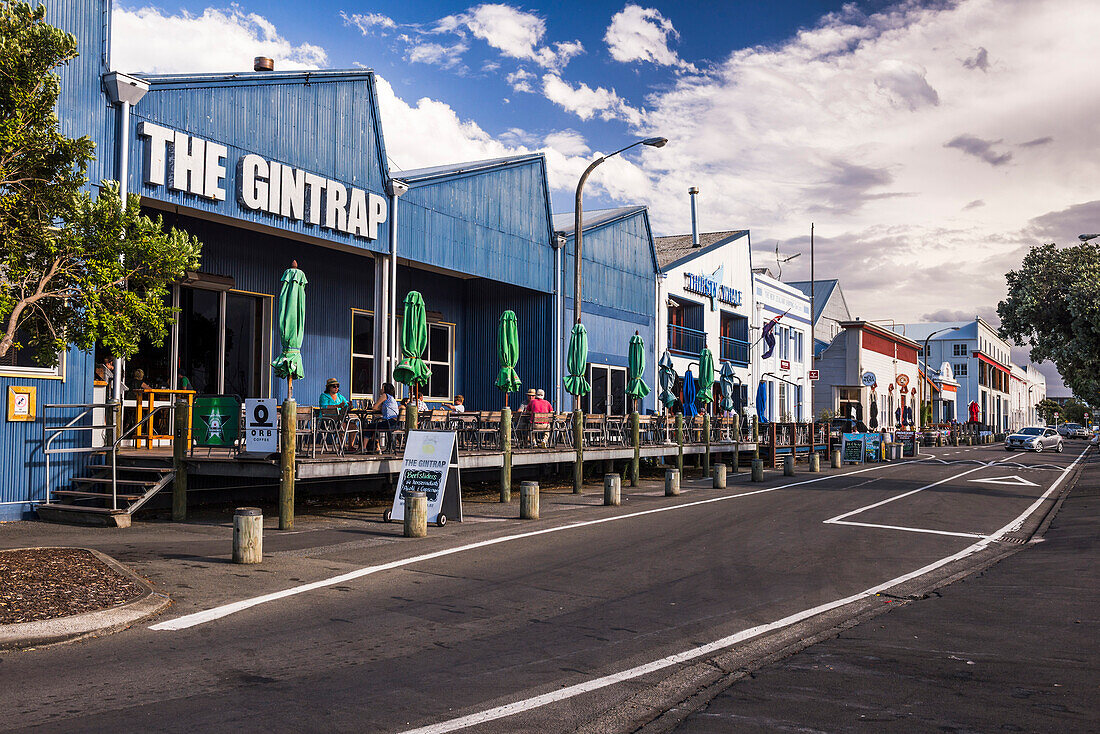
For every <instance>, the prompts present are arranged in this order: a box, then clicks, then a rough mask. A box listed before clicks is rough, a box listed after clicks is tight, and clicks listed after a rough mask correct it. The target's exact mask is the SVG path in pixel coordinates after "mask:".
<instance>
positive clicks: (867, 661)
mask: <svg viewBox="0 0 1100 734" xmlns="http://www.w3.org/2000/svg"><path fill="white" fill-rule="evenodd" d="M1098 530H1100V458H1098V456H1097V455H1096V454H1093V455H1092V456H1090V457H1089V458H1088V460H1087V463H1086V466H1085V469H1084V471H1083V472H1082V473H1081V475H1080V476H1079V478H1078V481H1077V483H1076V485H1075V486H1074V487H1073V488H1072V491H1071V492H1070V493H1069V495H1068V497H1066V499H1065V501H1064V502H1063V503H1062V506H1061V509H1060V511H1059V512H1058V514H1057V515H1056V516H1055V517H1054V519H1053V521H1052V522H1051V524H1050V526H1049V527H1048V528H1047V529H1046V530H1045V531H1041V532H1042V537H1043V542H1039V543H1033V544H1032V545H1030V546H1028V547H1026V548H1024V549H1022V550H1021V551H1020V552H1018V553H1015V554H1013V555H1011V556H1009V557H1008V558H1006V559H1005V560H1003V561H1001V562H1000V563H998V564H997V565H995V566H992V567H991V568H989V569H987V570H986V571H985V572H983V573H981V574H978V575H976V576H972V577H969V578H967V579H964V580H962V581H958V582H956V583H954V584H952V585H950V586H947V587H945V588H944V589H942V590H941V591H940V592H938V593H936V594H934V595H933V596H931V597H929V598H927V599H924V600H921V601H917V602H914V603H911V604H908V605H905V606H904V607H902V608H899V609H896V610H894V611H893V612H891V613H889V614H886V615H882V616H878V617H875V618H873V619H871V620H869V621H867V622H865V623H863V624H860V625H858V626H856V627H853V628H852V629H850V630H848V631H846V632H844V633H842V634H841V635H840V636H839V637H837V638H834V639H831V640H828V641H826V642H821V643H819V644H816V645H813V646H811V647H809V648H807V649H806V650H804V651H802V652H801V653H798V654H796V655H794V656H792V657H789V658H786V659H785V660H783V661H781V662H779V663H776V664H774V665H772V666H769V667H766V668H764V669H762V670H758V671H756V672H755V673H754V674H753V675H751V676H749V677H746V678H742V679H741V680H739V681H737V682H736V683H734V684H733V685H732V686H730V687H729V688H727V689H726V690H725V691H724V692H722V693H721V694H719V695H718V696H717V697H716V698H715V699H714V700H712V701H711V702H710V703H709V704H708V705H707V706H705V707H704V708H702V709H700V710H699V711H696V712H695V713H693V714H691V715H690V716H688V717H687V718H686V719H685V720H684V721H683V723H681V724H680V726H679V727H678V728H677V729H676V731H678V732H683V733H684V734H688V733H690V734H708V733H710V732H730V731H737V732H753V731H804V732H820V731H828V732H847V731H858V732H866V731H875V732H894V731H896V732H913V731H950V732H986V731H1020V732H1054V731H1065V732H1071V731H1072V732H1084V731H1100V707H1098V706H1097V700H1098V695H1100V576H1098V574H1097V568H1100V538H1098V534H1100V533H1098Z"/></svg>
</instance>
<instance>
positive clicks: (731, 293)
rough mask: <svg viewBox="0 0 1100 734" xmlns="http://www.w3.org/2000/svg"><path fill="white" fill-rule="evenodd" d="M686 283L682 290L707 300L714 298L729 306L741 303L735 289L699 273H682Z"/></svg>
mask: <svg viewBox="0 0 1100 734" xmlns="http://www.w3.org/2000/svg"><path fill="white" fill-rule="evenodd" d="M684 278H685V280H686V282H685V283H684V290H686V291H691V292H692V293H698V294H700V295H703V296H707V297H709V298H716V299H718V300H719V301H721V302H722V303H726V304H729V305H730V306H740V305H741V301H742V295H741V291H739V290H737V289H736V288H730V287H729V286H725V285H722V284H721V283H719V282H718V281H717V280H715V279H713V278H711V277H709V276H706V275H702V274H700V273H684Z"/></svg>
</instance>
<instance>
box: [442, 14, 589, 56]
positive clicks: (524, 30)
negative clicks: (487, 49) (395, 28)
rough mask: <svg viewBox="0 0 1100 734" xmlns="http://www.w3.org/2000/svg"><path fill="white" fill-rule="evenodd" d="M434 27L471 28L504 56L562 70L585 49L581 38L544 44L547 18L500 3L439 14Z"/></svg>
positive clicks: (447, 29)
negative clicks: (449, 13)
mask: <svg viewBox="0 0 1100 734" xmlns="http://www.w3.org/2000/svg"><path fill="white" fill-rule="evenodd" d="M433 31H434V32H435V33H456V34H464V33H466V32H469V33H470V34H472V35H473V36H474V37H475V38H478V39H480V40H482V41H485V43H487V44H488V45H489V46H491V47H492V48H495V49H496V50H498V51H500V52H501V53H502V54H503V55H504V56H507V57H509V58H513V59H520V60H523V61H533V62H535V63H536V64H538V65H539V66H542V67H544V68H546V69H556V70H560V69H562V68H564V67H565V65H566V64H568V63H569V61H570V59H572V58H574V57H575V56H577V55H579V54H581V53H583V52H584V46H582V45H581V42H580V41H565V42H558V43H554V44H550V45H542V43H543V37H544V36H545V35H546V21H545V20H544V19H543V18H541V17H540V16H538V15H535V14H534V13H528V12H525V11H523V10H519V9H517V8H514V7H512V6H510V5H504V4H500V3H487V4H484V5H478V6H476V7H474V8H470V9H469V10H468V11H466V12H465V13H459V14H456V15H448V16H446V17H444V18H440V19H439V21H438V22H437V23H436V25H435V27H434V29H433Z"/></svg>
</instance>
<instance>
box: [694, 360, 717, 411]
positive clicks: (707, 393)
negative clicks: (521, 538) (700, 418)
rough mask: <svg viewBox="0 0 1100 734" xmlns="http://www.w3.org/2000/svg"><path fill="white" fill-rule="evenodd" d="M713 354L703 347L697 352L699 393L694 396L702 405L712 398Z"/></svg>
mask: <svg viewBox="0 0 1100 734" xmlns="http://www.w3.org/2000/svg"><path fill="white" fill-rule="evenodd" d="M713 387H714V355H712V354H711V353H710V350H709V349H707V348H706V347H703V351H701V352H699V394H698V396H697V397H696V398H695V399H696V400H698V401H699V402H700V403H702V404H703V405H706V404H707V403H709V402H710V401H711V400H713V399H714V390H713Z"/></svg>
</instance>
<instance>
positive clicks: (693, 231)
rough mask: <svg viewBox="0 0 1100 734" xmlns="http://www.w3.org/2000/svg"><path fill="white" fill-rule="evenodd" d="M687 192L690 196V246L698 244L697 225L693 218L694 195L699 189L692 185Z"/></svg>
mask: <svg viewBox="0 0 1100 734" xmlns="http://www.w3.org/2000/svg"><path fill="white" fill-rule="evenodd" d="M688 194H689V195H690V196H691V246H692V247H698V246H699V226H698V224H696V220H695V197H696V196H697V195H698V194H699V189H698V188H696V187H695V186H692V187H691V188H690V189H688Z"/></svg>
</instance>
